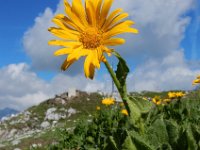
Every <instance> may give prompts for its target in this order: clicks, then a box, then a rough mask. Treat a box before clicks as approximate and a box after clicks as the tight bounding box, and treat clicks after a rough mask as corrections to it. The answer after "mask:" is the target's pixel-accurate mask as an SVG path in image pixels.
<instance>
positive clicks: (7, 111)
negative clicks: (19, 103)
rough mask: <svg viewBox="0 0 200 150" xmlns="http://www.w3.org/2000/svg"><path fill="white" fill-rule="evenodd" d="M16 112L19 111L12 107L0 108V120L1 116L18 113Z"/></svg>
mask: <svg viewBox="0 0 200 150" xmlns="http://www.w3.org/2000/svg"><path fill="white" fill-rule="evenodd" d="M18 112H19V111H17V110H15V109H12V108H4V109H0V120H1V118H3V117H6V116H10V115H12V114H16V113H18Z"/></svg>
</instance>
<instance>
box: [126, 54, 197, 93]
mask: <svg viewBox="0 0 200 150" xmlns="http://www.w3.org/2000/svg"><path fill="white" fill-rule="evenodd" d="M198 74H200V70H192V69H191V68H190V66H189V65H188V64H186V63H185V60H184V54H183V51H174V52H172V53H170V54H169V55H167V56H166V57H165V58H164V59H150V60H147V61H146V62H145V63H144V64H142V65H141V66H138V67H137V68H136V70H135V71H134V72H133V73H131V74H130V76H129V79H128V83H129V84H128V87H129V90H130V91H133V90H134V91H142V90H149V91H163V90H180V89H182V90H191V89H192V88H193V87H192V81H193V80H194V79H195V77H196V76H197V75H198Z"/></svg>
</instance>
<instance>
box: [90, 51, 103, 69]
mask: <svg viewBox="0 0 200 150" xmlns="http://www.w3.org/2000/svg"><path fill="white" fill-rule="evenodd" d="M90 55H93V56H92V58H93V59H92V64H93V65H94V66H95V67H97V68H98V69H99V68H100V62H99V60H100V57H99V56H100V55H101V54H100V53H99V50H98V49H96V50H93V51H92V52H91V54H90Z"/></svg>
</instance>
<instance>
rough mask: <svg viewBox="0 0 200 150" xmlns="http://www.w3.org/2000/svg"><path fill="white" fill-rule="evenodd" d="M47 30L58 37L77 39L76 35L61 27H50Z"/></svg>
mask: <svg viewBox="0 0 200 150" xmlns="http://www.w3.org/2000/svg"><path fill="white" fill-rule="evenodd" d="M48 30H49V31H50V32H51V33H52V34H54V35H55V36H57V37H59V38H63V39H66V40H75V41H77V40H79V37H78V35H75V34H72V33H70V32H67V31H66V30H63V29H61V28H55V27H51V28H49V29H48Z"/></svg>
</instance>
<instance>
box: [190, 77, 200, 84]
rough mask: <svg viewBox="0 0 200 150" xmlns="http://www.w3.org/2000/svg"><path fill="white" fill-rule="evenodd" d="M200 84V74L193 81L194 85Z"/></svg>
mask: <svg viewBox="0 0 200 150" xmlns="http://www.w3.org/2000/svg"><path fill="white" fill-rule="evenodd" d="M196 84H200V75H199V76H197V78H196V79H195V80H194V81H193V82H192V85H196Z"/></svg>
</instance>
